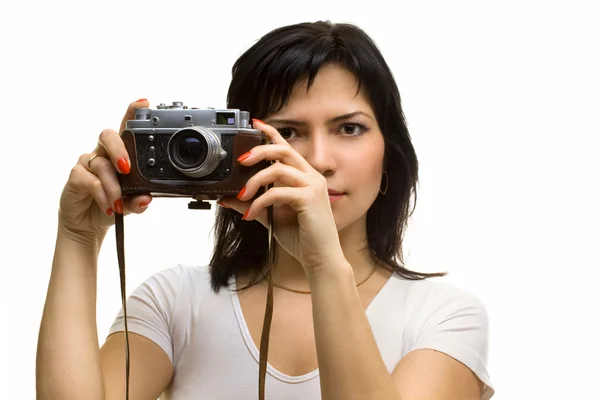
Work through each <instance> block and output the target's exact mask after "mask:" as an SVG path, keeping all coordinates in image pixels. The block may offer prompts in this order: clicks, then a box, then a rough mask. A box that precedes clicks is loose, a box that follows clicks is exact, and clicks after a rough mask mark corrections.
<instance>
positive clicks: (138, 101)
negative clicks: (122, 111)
mask: <svg viewBox="0 0 600 400" xmlns="http://www.w3.org/2000/svg"><path fill="white" fill-rule="evenodd" d="M147 100H148V99H139V100H136V101H135V102H136V103H141V102H142V101H147Z"/></svg>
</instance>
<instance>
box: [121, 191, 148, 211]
mask: <svg viewBox="0 0 600 400" xmlns="http://www.w3.org/2000/svg"><path fill="white" fill-rule="evenodd" d="M151 201H152V196H151V195H150V194H139V195H135V196H132V197H131V198H128V199H126V200H125V204H124V210H125V214H129V213H133V214H141V213H143V212H144V211H146V210H147V209H148V205H149V204H150V202H151Z"/></svg>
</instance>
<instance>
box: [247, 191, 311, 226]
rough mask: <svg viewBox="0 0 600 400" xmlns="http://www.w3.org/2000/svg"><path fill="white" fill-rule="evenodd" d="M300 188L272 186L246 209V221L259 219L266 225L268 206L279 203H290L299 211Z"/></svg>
mask: <svg viewBox="0 0 600 400" xmlns="http://www.w3.org/2000/svg"><path fill="white" fill-rule="evenodd" d="M300 190H302V189H300V188H294V187H272V188H270V189H269V190H267V191H266V192H265V193H264V194H263V195H261V196H259V197H258V198H257V199H256V200H254V201H253V202H252V204H251V205H250V207H249V208H248V209H247V210H246V212H245V214H244V216H243V219H244V220H246V221H252V220H253V219H257V220H258V221H260V222H261V223H262V224H263V225H265V219H266V208H267V207H269V206H273V205H279V204H288V205H289V206H290V207H291V208H292V209H293V210H294V211H297V208H298V206H297V202H298V200H299V191H300Z"/></svg>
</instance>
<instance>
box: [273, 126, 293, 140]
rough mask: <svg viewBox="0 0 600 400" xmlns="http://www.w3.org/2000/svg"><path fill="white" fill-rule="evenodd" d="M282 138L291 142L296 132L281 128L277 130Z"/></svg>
mask: <svg viewBox="0 0 600 400" xmlns="http://www.w3.org/2000/svg"><path fill="white" fill-rule="evenodd" d="M277 131H278V132H279V134H280V135H281V137H282V138H284V139H285V140H289V139H292V138H293V135H294V131H293V130H292V129H291V128H281V129H278V130H277Z"/></svg>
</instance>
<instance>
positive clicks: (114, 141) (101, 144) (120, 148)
mask: <svg viewBox="0 0 600 400" xmlns="http://www.w3.org/2000/svg"><path fill="white" fill-rule="evenodd" d="M95 151H96V152H97V153H98V154H99V155H101V156H104V157H106V158H109V159H110V160H111V162H112V163H113V166H114V168H115V169H116V170H117V171H119V172H120V173H121V174H125V175H127V174H128V173H129V172H130V171H131V161H130V159H129V154H128V153H127V149H126V148H125V143H123V139H121V136H119V134H118V133H117V132H115V131H113V130H112V129H105V130H103V131H102V132H101V133H100V137H99V138H98V146H97V147H96V150H95Z"/></svg>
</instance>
